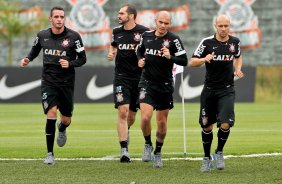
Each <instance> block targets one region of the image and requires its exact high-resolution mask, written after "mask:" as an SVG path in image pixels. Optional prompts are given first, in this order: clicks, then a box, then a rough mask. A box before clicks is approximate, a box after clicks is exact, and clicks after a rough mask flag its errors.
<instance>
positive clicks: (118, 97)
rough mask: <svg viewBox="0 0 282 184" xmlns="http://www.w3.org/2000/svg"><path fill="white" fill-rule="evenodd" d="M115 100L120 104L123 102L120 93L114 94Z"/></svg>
mask: <svg viewBox="0 0 282 184" xmlns="http://www.w3.org/2000/svg"><path fill="white" fill-rule="evenodd" d="M116 98H117V102H122V101H123V94H122V93H118V94H116Z"/></svg>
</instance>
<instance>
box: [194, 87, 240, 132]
mask: <svg viewBox="0 0 282 184" xmlns="http://www.w3.org/2000/svg"><path fill="white" fill-rule="evenodd" d="M234 101H235V90H234V87H232V86H229V87H226V88H223V89H211V88H209V87H207V86H205V87H204V88H203V91H202V93H201V108H200V117H199V123H200V125H201V127H202V128H206V127H208V126H210V125H211V124H214V123H216V122H217V127H220V125H221V124H222V123H228V124H229V125H230V126H231V127H232V126H233V125H234V123H235V113H234Z"/></svg>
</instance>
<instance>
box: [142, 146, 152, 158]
mask: <svg viewBox="0 0 282 184" xmlns="http://www.w3.org/2000/svg"><path fill="white" fill-rule="evenodd" d="M153 149H154V148H153V146H150V145H149V144H145V146H144V153H143V156H142V161H143V162H149V161H151V153H152V151H153Z"/></svg>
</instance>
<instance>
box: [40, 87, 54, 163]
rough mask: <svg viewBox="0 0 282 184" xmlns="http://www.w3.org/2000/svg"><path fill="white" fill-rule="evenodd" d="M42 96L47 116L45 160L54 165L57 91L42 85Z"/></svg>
mask: <svg viewBox="0 0 282 184" xmlns="http://www.w3.org/2000/svg"><path fill="white" fill-rule="evenodd" d="M41 96H42V107H43V110H44V113H45V114H46V125H45V134H46V146H47V157H46V159H45V160H44V163H45V164H48V165H53V164H54V163H55V157H54V151H53V148H54V140H55V132H56V121H57V106H56V104H57V100H56V97H57V91H56V90H55V89H54V88H52V87H50V86H46V85H44V84H42V86H41Z"/></svg>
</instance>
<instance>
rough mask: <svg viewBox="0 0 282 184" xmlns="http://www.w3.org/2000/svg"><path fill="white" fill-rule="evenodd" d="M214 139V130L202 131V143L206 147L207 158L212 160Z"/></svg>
mask: <svg viewBox="0 0 282 184" xmlns="http://www.w3.org/2000/svg"><path fill="white" fill-rule="evenodd" d="M212 139H213V133H212V130H211V131H208V132H206V131H204V130H202V143H203V147H204V152H205V157H209V158H210V155H211V144H212Z"/></svg>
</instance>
